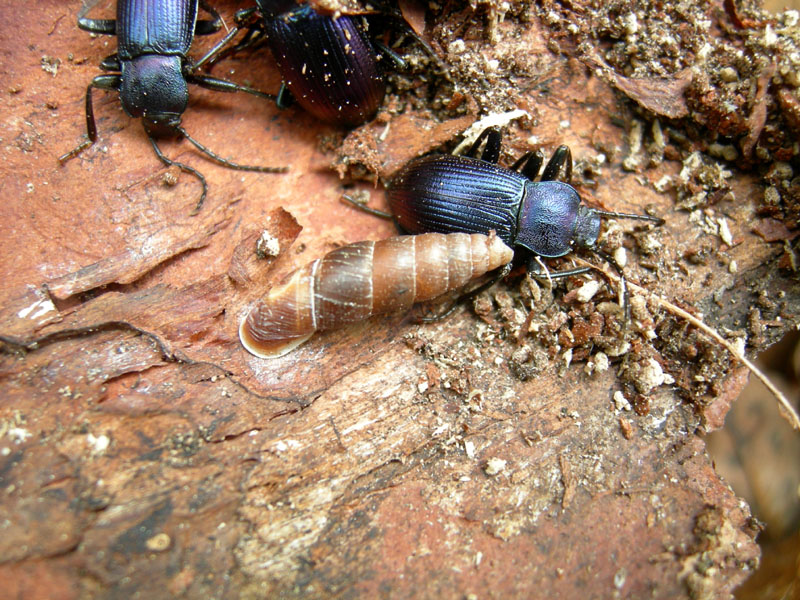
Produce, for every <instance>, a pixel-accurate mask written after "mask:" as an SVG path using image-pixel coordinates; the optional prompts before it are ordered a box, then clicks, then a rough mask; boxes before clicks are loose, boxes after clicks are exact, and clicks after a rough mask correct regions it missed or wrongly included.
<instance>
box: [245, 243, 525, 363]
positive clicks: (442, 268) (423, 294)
mask: <svg viewBox="0 0 800 600" xmlns="http://www.w3.org/2000/svg"><path fill="white" fill-rule="evenodd" d="M513 255H514V253H513V251H512V250H511V249H510V248H509V247H508V246H506V245H505V244H504V243H503V242H502V241H501V240H500V239H499V238H498V237H497V236H495V235H494V234H492V235H489V236H486V235H480V234H468V233H450V234H441V233H426V234H422V235H408V236H399V237H393V238H389V239H386V240H381V241H378V242H358V243H355V244H350V245H348V246H342V247H341V248H337V249H336V250H334V251H333V252H329V253H328V254H326V255H325V256H324V257H323V258H321V259H317V260H315V261H314V262H312V263H309V264H308V265H306V266H305V267H303V268H301V269H299V270H297V271H295V272H294V273H292V274H291V275H289V276H288V278H287V279H286V280H284V282H282V283H281V284H279V285H276V286H275V287H273V288H272V289H270V290H269V292H268V293H267V294H266V296H264V297H263V298H262V299H261V300H260V301H259V302H258V304H257V305H256V306H255V307H254V308H253V309H252V310H251V311H250V313H249V314H248V315H247V316H246V317H245V318H244V319H243V320H242V323H241V325H240V327H239V339H241V341H242V344H243V345H244V347H245V348H246V349H247V350H248V351H249V352H251V353H252V354H255V355H256V356H260V357H263V358H275V357H278V356H283V355H284V354H286V353H287V352H289V351H291V350H293V349H294V348H296V347H297V346H299V345H300V344H302V343H303V342H304V341H306V340H307V339H308V338H309V337H311V336H312V335H313V334H314V332H315V331H323V330H327V329H336V328H337V327H343V326H345V325H349V324H350V323H355V322H357V321H361V320H363V319H367V318H368V317H371V316H372V315H378V314H386V313H392V312H399V311H405V310H408V309H410V308H411V306H412V305H413V304H414V303H415V302H423V301H425V300H431V299H433V298H436V297H438V296H441V295H442V294H444V293H446V292H449V291H452V290H457V289H460V288H462V287H464V285H466V284H467V283H468V282H469V281H470V280H472V279H475V278H477V277H480V276H481V275H484V274H485V273H488V272H489V271H492V270H494V269H496V268H498V267H501V266H503V265H505V264H507V263H509V262H511V259H512V258H513Z"/></svg>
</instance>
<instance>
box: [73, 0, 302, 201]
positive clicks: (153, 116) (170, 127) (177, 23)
mask: <svg viewBox="0 0 800 600" xmlns="http://www.w3.org/2000/svg"><path fill="white" fill-rule="evenodd" d="M202 6H203V8H204V9H205V10H206V11H207V12H208V13H209V14H211V16H212V17H214V19H213V20H210V21H209V20H198V19H197V8H198V0H120V1H119V2H118V3H117V18H116V20H114V19H87V18H86V17H85V14H86V12H87V10H88V8H87V9H83V10H81V12H80V13H79V15H78V27H80V28H81V29H83V30H85V31H89V32H91V33H96V34H106V35H116V36H117V52H116V53H115V54H112V55H111V56H108V57H107V58H105V59H104V60H103V61H102V62H101V63H100V68H101V69H102V70H104V71H112V73H109V74H105V75H98V76H97V77H95V78H94V79H93V80H92V82H91V83H90V84H89V86H88V87H87V88H86V132H87V138H88V139H86V140H84V141H83V142H82V143H81V144H80V145H79V146H77V147H76V148H75V149H74V150H72V151H70V152H67V153H66V154H64V155H63V156H61V157H60V158H59V161H60V162H61V163H64V162H65V161H67V160H69V159H71V158H73V157H74V156H77V155H78V154H80V153H81V152H82V151H83V150H85V149H86V148H88V147H89V146H91V145H92V144H94V143H95V142H96V141H97V126H96V124H95V119H94V110H93V108H92V88H98V89H103V90H114V91H117V92H119V96H120V100H121V102H122V108H123V109H124V110H125V112H126V113H127V114H128V115H129V116H131V117H134V118H141V119H142V123H143V125H144V129H145V132H146V133H147V136H148V137H149V138H150V142H151V143H152V145H153V149H154V150H155V153H156V156H158V158H159V159H160V160H161V161H162V162H164V163H165V164H167V165H176V166H177V167H179V168H180V169H181V170H183V171H186V172H188V173H191V174H193V175H195V176H196V177H197V178H198V179H199V180H200V182H201V184H202V186H203V193H202V195H201V197H200V200H199V201H198V203H197V206H196V207H195V212H197V210H199V208H200V206H201V205H202V203H203V200H205V197H206V192H207V189H208V187H207V185H206V180H205V177H203V175H202V174H201V173H200V172H198V171H197V170H195V169H194V168H192V167H190V166H188V165H185V164H182V163H179V162H176V161H173V160H171V159H169V158H167V157H166V156H164V155H163V154H162V153H161V150H160V149H159V147H158V145H157V144H156V141H155V138H157V137H167V136H183V137H185V138H186V139H187V140H189V141H190V142H191V143H192V144H194V146H195V147H197V148H198V149H199V150H200V151H201V152H202V153H203V154H205V155H207V156H209V157H211V158H212V159H214V160H215V161H217V162H219V163H220V164H222V165H224V166H226V167H228V168H231V169H238V170H244V171H259V172H262V173H277V172H284V171H286V168H285V167H261V166H248V165H240V164H236V163H233V162H231V161H228V160H226V159H225V158H222V157H221V156H218V155H217V154H215V153H213V152H211V151H210V150H209V149H208V148H206V147H205V146H203V145H202V144H201V143H199V142H198V141H197V140H195V139H194V138H192V137H191V136H190V135H189V134H188V133H186V131H185V130H184V129H183V128H182V127H181V115H182V114H183V112H184V111H185V110H186V106H187V104H188V102H189V90H188V85H187V84H189V83H192V84H196V85H200V86H202V87H205V88H209V89H212V90H217V91H223V92H236V91H242V92H247V93H250V94H255V95H257V96H261V97H267V98H271V96H269V95H267V94H263V93H261V92H258V91H256V90H253V89H250V88H248V87H245V86H241V85H237V84H235V83H232V82H230V81H226V80H224V79H218V78H216V77H210V76H208V75H200V74H196V73H194V72H193V69H194V67H193V66H192V64H191V63H190V61H189V60H188V58H187V52H188V51H189V48H190V46H191V44H192V41H193V39H194V36H195V34H197V35H207V34H210V33H214V32H215V31H217V30H219V27H220V23H221V20H220V17H219V15H218V14H217V13H216V11H214V10H213V9H212V8H210V7H208V6H206V4H205V3H202ZM89 7H91V6H89Z"/></svg>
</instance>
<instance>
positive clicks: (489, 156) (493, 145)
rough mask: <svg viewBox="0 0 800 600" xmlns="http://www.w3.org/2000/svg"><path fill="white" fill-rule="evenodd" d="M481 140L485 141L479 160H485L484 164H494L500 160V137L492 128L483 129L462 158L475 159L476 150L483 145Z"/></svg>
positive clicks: (497, 131) (496, 130)
mask: <svg viewBox="0 0 800 600" xmlns="http://www.w3.org/2000/svg"><path fill="white" fill-rule="evenodd" d="M487 138H488V139H487ZM483 140H486V147H485V148H484V149H483V154H481V160H485V161H486V162H490V163H496V162H497V161H498V160H499V159H500V143H501V141H502V136H501V135H500V131H499V130H498V129H496V128H494V127H490V128H489V129H484V130H483V131H481V134H480V135H479V136H478V138H477V139H476V140H475V141H474V142H473V143H472V146H470V147H469V150H467V151H466V152H465V153H464V156H470V157H472V158H475V155H476V154H478V148H479V147H480V145H481V144H482V143H483Z"/></svg>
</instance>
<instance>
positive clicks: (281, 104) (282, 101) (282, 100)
mask: <svg viewBox="0 0 800 600" xmlns="http://www.w3.org/2000/svg"><path fill="white" fill-rule="evenodd" d="M275 104H277V105H278V108H280V109H281V110H283V109H285V108H289V107H290V106H291V105H292V104H294V96H292V92H290V91H289V88H288V87H287V86H286V82H285V81H281V89H279V90H278V97H277V98H276V100H275Z"/></svg>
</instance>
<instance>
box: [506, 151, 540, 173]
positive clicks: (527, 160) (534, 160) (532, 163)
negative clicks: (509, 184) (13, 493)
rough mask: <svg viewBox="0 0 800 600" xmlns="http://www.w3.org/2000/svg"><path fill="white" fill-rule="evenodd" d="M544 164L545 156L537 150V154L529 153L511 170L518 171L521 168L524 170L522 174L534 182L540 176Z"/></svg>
mask: <svg viewBox="0 0 800 600" xmlns="http://www.w3.org/2000/svg"><path fill="white" fill-rule="evenodd" d="M543 162H544V154H542V151H541V150H537V151H536V152H527V153H525V154H524V155H523V156H522V157H521V158H520V159H519V160H518V161H517V162H515V163H514V165H513V166H512V167H511V170H512V171H516V170H518V169H519V167H520V166H521V167H522V169H521V171H520V172H521V173H522V174H523V175H524V176H525V177H527V178H528V179H530V180H531V181H532V180H534V179H536V176H537V175H538V174H539V171H540V170H541V168H542V163H543Z"/></svg>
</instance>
